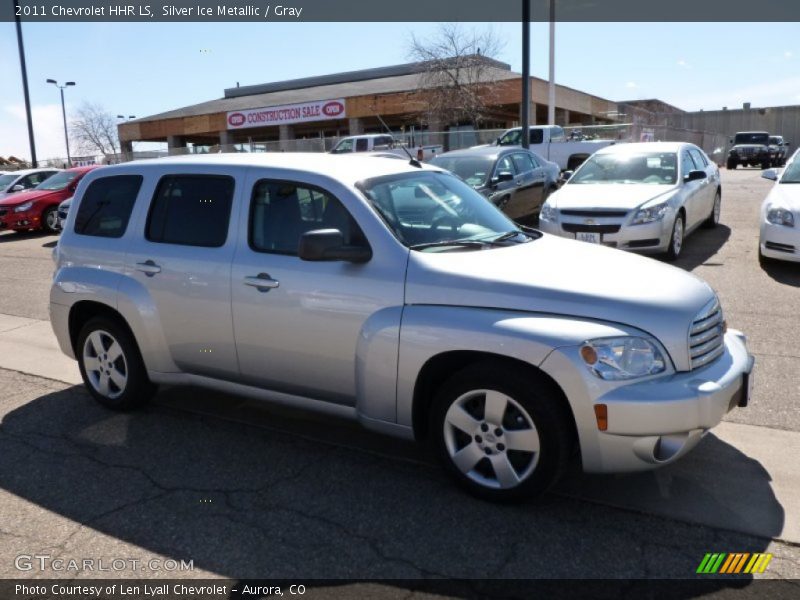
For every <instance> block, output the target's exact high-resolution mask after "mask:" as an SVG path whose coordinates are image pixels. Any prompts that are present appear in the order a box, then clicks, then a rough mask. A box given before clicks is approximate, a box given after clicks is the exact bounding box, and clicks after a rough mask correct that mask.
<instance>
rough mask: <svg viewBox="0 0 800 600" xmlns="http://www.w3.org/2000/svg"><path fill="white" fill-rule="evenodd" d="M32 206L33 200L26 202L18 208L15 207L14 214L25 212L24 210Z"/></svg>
mask: <svg viewBox="0 0 800 600" xmlns="http://www.w3.org/2000/svg"><path fill="white" fill-rule="evenodd" d="M32 206H33V200H28V201H27V202H25V203H24V204H20V205H19V206H15V207H14V212H15V213H19V212H25V211H26V210H30V209H31V207H32Z"/></svg>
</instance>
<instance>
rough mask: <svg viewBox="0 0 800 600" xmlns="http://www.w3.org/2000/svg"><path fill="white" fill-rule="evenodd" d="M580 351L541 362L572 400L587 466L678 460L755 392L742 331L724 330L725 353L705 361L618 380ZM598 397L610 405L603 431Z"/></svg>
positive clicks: (643, 466) (598, 469) (617, 468)
mask: <svg viewBox="0 0 800 600" xmlns="http://www.w3.org/2000/svg"><path fill="white" fill-rule="evenodd" d="M578 350H579V349H578V348H574V347H570V348H562V349H559V350H557V351H555V352H553V353H552V354H551V355H550V356H549V357H548V358H547V359H546V360H545V361H544V363H542V365H541V367H542V368H543V369H544V370H545V371H546V372H548V373H551V374H555V379H556V381H557V382H558V383H559V385H561V386H562V389H564V391H565V393H566V395H567V398H569V400H570V406H571V407H572V410H573V414H574V416H575V420H576V424H577V428H578V438H579V442H580V447H581V456H582V460H583V468H584V471H586V472H590V473H619V472H625V471H642V470H648V469H653V468H656V467H660V466H663V465H666V464H669V463H672V462H674V461H676V460H677V459H679V458H680V457H681V456H683V455H685V454H686V453H687V452H689V451H690V450H691V449H692V448H693V447H694V446H695V445H696V444H697V443H698V442H699V441H700V439H701V438H702V437H703V436H704V435H705V434H706V433H708V431H709V430H710V429H711V428H712V427H714V426H715V425H717V424H718V423H719V422H720V421H721V420H722V418H723V417H724V416H725V414H726V413H728V412H729V411H730V410H732V409H733V408H734V407H736V406H739V405H744V404H745V403H746V401H747V399H748V398H749V387H748V386H749V385H750V384H751V382H752V376H751V373H752V370H753V366H754V363H755V360H754V358H753V356H752V355H751V354H750V353H749V352H748V350H747V345H746V340H745V337H744V335H743V334H742V333H740V332H738V331H734V330H729V331H728V333H726V335H725V352H724V353H723V354H722V355H721V356H720V357H719V358H718V359H717V360H715V361H714V362H712V363H711V364H709V365H707V366H705V367H702V368H700V369H695V370H694V371H689V372H677V373H673V374H671V375H666V376H662V377H656V378H653V379H649V380H646V381H640V382H634V383H625V382H621V384H618V385H616V386H614V385H609V384H611V382H603V381H601V380H599V379H597V378H596V377H594V376H593V375H591V374H590V373H589V372H588V370H587V369H586V368H585V366H584V364H583V362H582V360H581V359H580V357H579V355H578ZM570 367H571V368H572V369H573V370H572V373H571V374H569V373H568V372H567V369H569V368H570ZM576 373H580V376H578V377H576V376H575V375H576ZM609 388H611V389H609ZM598 404H605V405H606V407H607V415H608V427H607V429H606V430H605V431H600V430H599V429H598V425H597V420H596V418H595V414H594V407H595V405H598Z"/></svg>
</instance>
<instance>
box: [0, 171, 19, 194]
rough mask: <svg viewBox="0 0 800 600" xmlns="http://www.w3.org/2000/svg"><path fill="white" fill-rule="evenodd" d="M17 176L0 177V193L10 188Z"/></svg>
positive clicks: (10, 174) (11, 174) (12, 174)
mask: <svg viewBox="0 0 800 600" xmlns="http://www.w3.org/2000/svg"><path fill="white" fill-rule="evenodd" d="M17 177H19V175H16V174H14V173H9V174H8V175H0V192H5V191H6V188H7V187H8V186H10V185H11V184H12V183H13V182H14V181H15V180H16V179H17Z"/></svg>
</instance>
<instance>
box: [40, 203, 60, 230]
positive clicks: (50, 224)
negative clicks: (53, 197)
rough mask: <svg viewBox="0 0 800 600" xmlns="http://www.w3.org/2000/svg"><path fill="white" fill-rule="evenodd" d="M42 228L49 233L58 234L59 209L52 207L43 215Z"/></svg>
mask: <svg viewBox="0 0 800 600" xmlns="http://www.w3.org/2000/svg"><path fill="white" fill-rule="evenodd" d="M42 228H43V229H44V230H45V231H46V232H47V233H58V209H57V207H55V206H50V207H48V208H46V209H45V211H44V212H43V213H42Z"/></svg>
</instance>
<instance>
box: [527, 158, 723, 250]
mask: <svg viewBox="0 0 800 600" xmlns="http://www.w3.org/2000/svg"><path fill="white" fill-rule="evenodd" d="M721 205H722V186H721V185H720V178H719V169H718V168H717V166H716V165H715V164H714V163H713V162H711V161H710V160H709V159H708V157H707V156H706V154H705V153H704V152H703V151H702V150H701V149H700V148H698V147H697V146H695V145H693V144H685V143H680V142H650V143H635V144H615V145H613V146H608V147H606V148H603V149H601V150H598V151H597V152H595V153H594V154H593V155H592V156H591V157H590V158H589V159H588V160H587V161H586V162H584V163H583V164H582V165H581V166H580V167H579V168H578V170H577V171H575V173H574V174H573V175H572V176H570V177H569V179H568V181H567V182H566V183H565V184H564V185H563V186H562V187H561V189H560V190H558V191H557V192H555V193H554V194H553V195H551V196H550V198H549V199H548V200H547V202H545V204H544V206H542V211H541V215H540V217H539V228H540V229H541V230H542V231H544V232H547V233H552V234H555V235H559V236H562V237H566V238H572V239H577V240H582V241H585V242H592V243H595V244H603V245H605V246H611V247H614V248H620V249H623V250H634V251H637V252H643V253H649V254H664V255H665V257H666V258H667V259H668V260H675V259H676V258H678V256H679V255H680V253H681V250H682V249H683V241H684V238H685V237H686V236H687V235H688V234H689V233H691V232H692V231H694V230H695V229H696V228H697V227H699V226H700V225H704V224H705V225H706V226H709V227H714V226H716V225H717V223H719V214H720V208H721Z"/></svg>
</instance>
